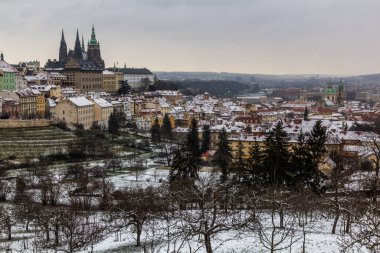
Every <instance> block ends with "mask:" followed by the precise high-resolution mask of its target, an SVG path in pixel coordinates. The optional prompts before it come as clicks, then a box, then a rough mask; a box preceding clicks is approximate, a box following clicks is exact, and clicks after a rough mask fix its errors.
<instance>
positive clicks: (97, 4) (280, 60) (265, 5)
mask: <svg viewBox="0 0 380 253" xmlns="http://www.w3.org/2000/svg"><path fill="white" fill-rule="evenodd" d="M379 13H380V1H379V0H65V1H58V0H54V1H52V0H33V1H29V0H28V1H27V0H0V17H1V25H0V50H2V51H3V53H4V55H5V60H6V61H7V62H9V63H18V62H19V61H29V60H34V59H38V60H40V61H41V64H43V65H44V64H45V62H46V60H47V59H49V58H51V59H54V58H58V47H59V41H60V36H61V29H64V31H65V37H66V42H67V44H68V47H69V48H73V47H74V40H75V33H76V29H77V28H78V29H79V33H80V34H83V35H84V38H85V41H87V39H89V37H90V33H91V25H92V24H94V25H95V29H96V35H97V39H99V40H100V45H101V53H102V57H103V59H104V60H105V62H106V65H107V66H113V64H114V62H118V63H119V66H123V65H124V62H126V64H127V66H128V67H147V68H150V69H152V70H155V71H218V72H219V71H226V72H239V73H263V74H315V73H320V74H364V73H379V72H380V28H379V25H380V14H379Z"/></svg>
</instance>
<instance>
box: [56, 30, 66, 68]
mask: <svg viewBox="0 0 380 253" xmlns="http://www.w3.org/2000/svg"><path fill="white" fill-rule="evenodd" d="M58 59H59V61H60V62H65V61H66V60H67V45H66V41H65V34H64V33H63V29H62V35H61V45H60V46H59V58H58Z"/></svg>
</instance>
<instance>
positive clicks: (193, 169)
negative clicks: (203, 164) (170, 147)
mask: <svg viewBox="0 0 380 253" xmlns="http://www.w3.org/2000/svg"><path fill="white" fill-rule="evenodd" d="M199 168H200V164H199V160H198V158H196V157H194V156H192V154H191V152H190V150H188V149H187V147H186V146H183V147H182V148H181V149H179V150H177V151H176V152H175V154H174V158H173V162H172V166H171V169H170V172H169V181H170V182H173V181H175V180H178V179H179V180H194V179H198V178H199V176H198V171H199Z"/></svg>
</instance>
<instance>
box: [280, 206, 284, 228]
mask: <svg viewBox="0 0 380 253" xmlns="http://www.w3.org/2000/svg"><path fill="white" fill-rule="evenodd" d="M280 228H284V209H283V208H282V207H281V209H280Z"/></svg>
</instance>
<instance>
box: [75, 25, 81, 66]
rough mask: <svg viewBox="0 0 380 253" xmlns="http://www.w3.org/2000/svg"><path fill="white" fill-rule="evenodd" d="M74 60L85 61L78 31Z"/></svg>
mask: <svg viewBox="0 0 380 253" xmlns="http://www.w3.org/2000/svg"><path fill="white" fill-rule="evenodd" d="M74 58H75V59H81V60H83V55H82V48H81V46H80V40H79V31H78V29H77V37H76V39H75V46H74Z"/></svg>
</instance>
